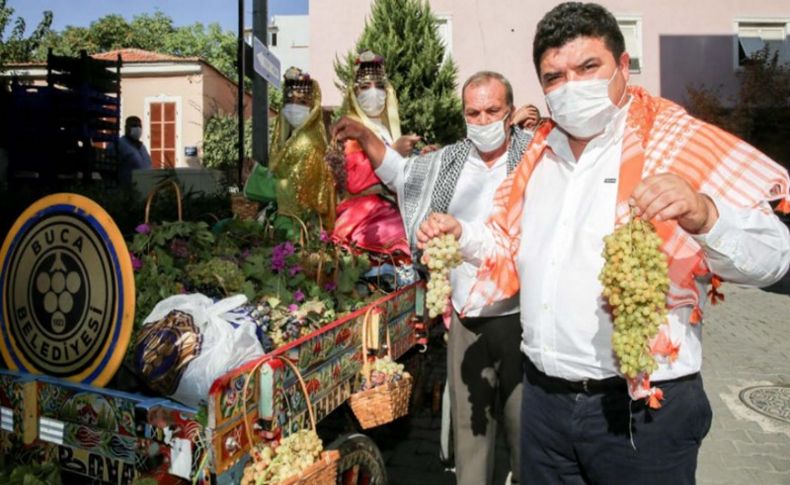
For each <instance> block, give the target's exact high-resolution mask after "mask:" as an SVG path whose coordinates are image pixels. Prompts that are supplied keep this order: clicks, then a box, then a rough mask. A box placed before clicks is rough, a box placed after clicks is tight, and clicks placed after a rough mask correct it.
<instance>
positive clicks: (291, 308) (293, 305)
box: [288, 303, 299, 313]
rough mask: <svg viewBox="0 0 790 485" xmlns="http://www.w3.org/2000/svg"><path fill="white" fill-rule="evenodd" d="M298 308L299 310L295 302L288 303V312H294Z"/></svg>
mask: <svg viewBox="0 0 790 485" xmlns="http://www.w3.org/2000/svg"><path fill="white" fill-rule="evenodd" d="M298 310H299V305H295V304H293V303H291V304H290V305H288V311H289V312H291V313H296V312H297V311H298Z"/></svg>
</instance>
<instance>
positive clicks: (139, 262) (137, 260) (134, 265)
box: [129, 253, 143, 271]
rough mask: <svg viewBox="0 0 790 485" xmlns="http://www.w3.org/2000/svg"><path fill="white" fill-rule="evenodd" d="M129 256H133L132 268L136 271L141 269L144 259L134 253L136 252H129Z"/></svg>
mask: <svg viewBox="0 0 790 485" xmlns="http://www.w3.org/2000/svg"><path fill="white" fill-rule="evenodd" d="M129 256H131V257H132V269H133V270H135V271H140V268H142V267H143V261H142V260H141V259H140V258H138V257H137V256H135V255H134V253H129Z"/></svg>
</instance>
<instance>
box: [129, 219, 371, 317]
mask: <svg viewBox="0 0 790 485" xmlns="http://www.w3.org/2000/svg"><path fill="white" fill-rule="evenodd" d="M283 220H291V221H292V219H291V218H288V217H284V216H278V215H273V216H272V217H271V218H270V219H269V220H267V221H266V223H265V224H260V223H258V222H253V221H243V220H239V219H231V220H227V221H222V222H220V223H219V224H217V225H216V226H215V228H214V230H213V231H212V230H210V229H209V226H208V225H207V224H206V223H203V222H198V223H194V222H169V223H164V224H160V225H150V226H145V227H140V228H138V230H139V231H142V232H139V233H138V234H136V235H135V236H134V238H133V239H132V240H131V241H130V242H129V243H128V246H129V251H130V253H131V254H132V260H133V263H135V268H136V269H135V271H136V272H135V288H136V293H137V301H136V305H135V306H136V310H135V328H139V326H140V325H141V323H142V320H143V319H144V318H145V317H146V316H147V315H148V314H149V313H150V312H151V310H152V309H153V307H154V306H155V305H156V303H158V302H159V301H161V300H163V299H165V298H167V297H168V296H171V295H175V294H179V293H183V292H200V293H203V294H205V295H208V296H211V297H213V298H224V297H227V296H230V295H233V294H236V293H244V294H245V295H247V297H248V298H250V300H252V301H255V300H259V299H265V300H266V301H271V302H276V304H274V303H270V305H271V306H272V307H277V306H278V305H281V306H282V308H283V311H285V312H287V311H288V310H286V309H285V307H287V306H288V305H290V304H293V303H300V302H301V301H302V299H305V300H306V301H305V304H307V303H308V302H309V301H311V300H312V301H313V303H316V302H321V305H322V308H323V309H325V310H326V313H325V314H323V316H322V318H324V320H325V321H324V323H326V322H328V321H331V319H330V320H326V318H329V317H330V316H331V317H332V318H334V316H335V315H336V313H338V312H345V311H349V310H351V309H353V308H356V307H357V306H358V305H359V303H360V302H364V301H366V298H365V296H367V295H361V294H359V293H358V291H357V287H356V283H357V282H358V281H359V280H360V278H361V277H362V275H363V274H364V273H365V272H366V271H367V270H368V269H369V268H370V261H369V260H368V258H367V256H366V255H364V254H363V255H353V254H350V253H347V252H345V251H343V250H341V249H340V248H337V247H335V246H334V245H332V244H331V243H328V242H322V241H321V237H320V234H319V230H318V229H317V228H315V227H314V226H313V225H311V224H309V225H308V227H309V228H311V229H309V231H310V234H309V235H308V236H307V238H306V242H305V243H304V244H302V242H300V240H301V239H303V236H304V235H301V234H300V233H299V231H296V233H292V232H291V231H289V230H288V228H289V227H290V225H289V224H285V223H283V222H282V221H283ZM278 227H279V229H278ZM299 227H301V225H300V226H299ZM289 237H293V240H289ZM300 292H301V295H302V296H301V297H299V296H298V293H300Z"/></svg>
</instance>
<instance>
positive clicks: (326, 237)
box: [320, 229, 332, 243]
mask: <svg viewBox="0 0 790 485" xmlns="http://www.w3.org/2000/svg"><path fill="white" fill-rule="evenodd" d="M320 239H321V242H325V243H328V242H329V241H331V240H332V239H331V238H330V237H329V233H328V232H326V231H324V230H323V229H321V236H320Z"/></svg>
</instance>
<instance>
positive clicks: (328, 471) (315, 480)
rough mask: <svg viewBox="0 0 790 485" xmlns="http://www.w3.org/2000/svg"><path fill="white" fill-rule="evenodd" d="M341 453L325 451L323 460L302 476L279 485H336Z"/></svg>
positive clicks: (311, 466)
mask: <svg viewBox="0 0 790 485" xmlns="http://www.w3.org/2000/svg"><path fill="white" fill-rule="evenodd" d="M339 460H340V452H339V451H337V450H330V451H324V452H323V453H321V458H320V459H319V460H318V461H316V462H315V463H313V464H312V465H310V466H309V467H308V468H307V469H306V470H304V471H303V472H302V473H301V474H299V475H297V476H295V477H291V478H289V479H288V480H285V481H284V482H279V483H278V484H277V485H335V484H336V483H337V462H338V461H339Z"/></svg>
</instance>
